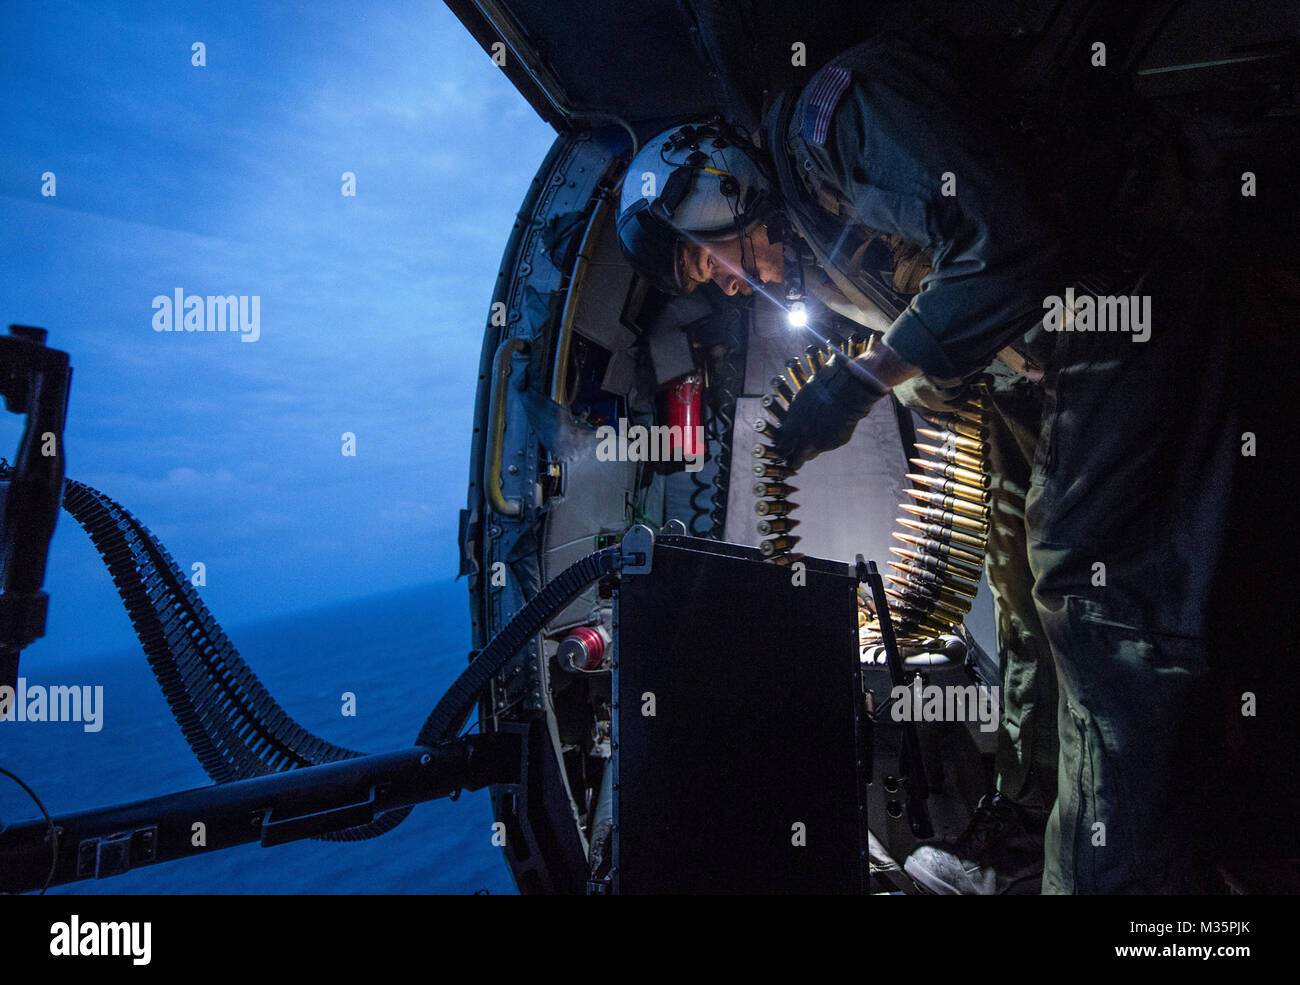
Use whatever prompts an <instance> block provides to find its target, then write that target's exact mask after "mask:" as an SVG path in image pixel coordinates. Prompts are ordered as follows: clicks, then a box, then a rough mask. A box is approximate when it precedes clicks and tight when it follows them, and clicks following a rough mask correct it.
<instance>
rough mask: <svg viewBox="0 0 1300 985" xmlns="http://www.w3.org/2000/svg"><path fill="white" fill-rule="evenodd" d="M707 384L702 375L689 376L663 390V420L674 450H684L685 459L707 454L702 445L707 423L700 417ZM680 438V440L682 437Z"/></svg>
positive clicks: (674, 381) (691, 374) (678, 379)
mask: <svg viewBox="0 0 1300 985" xmlns="http://www.w3.org/2000/svg"><path fill="white" fill-rule="evenodd" d="M702 386H703V383H702V381H701V379H700V374H699V373H687V374H686V375H685V376H679V377H678V378H677V379H675V380H673V381H672V382H671V383H669V384H668V386H667V387H666V388H665V389H664V391H663V399H664V403H665V404H666V406H665V407H664V415H663V418H664V420H665V421H667V423H668V427H669V428H679V429H680V430H677V431H669V434H670V436H671V441H672V447H673V450H674V451H676V449H678V448H681V450H682V457H683V458H693V457H695V456H697V455H700V454H702V453H703V451H704V449H703V447H702V445H701V439H702V438H703V429H702V427H701V425H702V424H703V420H702V418H701V415H700V390H701V388H702ZM679 435H680V438H679V437H678V436H679Z"/></svg>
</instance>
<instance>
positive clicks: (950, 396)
mask: <svg viewBox="0 0 1300 985" xmlns="http://www.w3.org/2000/svg"><path fill="white" fill-rule="evenodd" d="M971 392H972V391H971V388H970V384H969V382H968V381H967V380H964V379H960V378H958V379H955V380H935V379H931V378H930V377H928V376H913V377H912V378H911V379H910V380H904V381H903V382H902V383H900V384H898V386H896V387H894V396H895V397H897V398H898V402H899V403H900V404H902V405H903V406H904V407H912V408H915V409H918V410H932V411H934V412H935V413H937V414H951V413H952V412H953V411H955V410H958V409H959V408H961V406H962V405H963V404H964V403H965V402H966V399H967V397H969V396H970V394H971Z"/></svg>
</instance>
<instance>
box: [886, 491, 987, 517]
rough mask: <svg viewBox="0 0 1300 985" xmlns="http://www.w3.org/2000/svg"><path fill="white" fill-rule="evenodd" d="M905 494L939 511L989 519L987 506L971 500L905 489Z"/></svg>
mask: <svg viewBox="0 0 1300 985" xmlns="http://www.w3.org/2000/svg"><path fill="white" fill-rule="evenodd" d="M903 492H905V493H906V494H907V495H909V496H911V497H912V498H913V499H918V500H920V501H921V502H922V503H929V504H930V505H931V506H934V507H938V508H939V509H944V510H952V511H953V512H955V513H962V514H965V515H966V516H973V517H975V518H976V519H977V520H987V519H988V518H989V508H988V507H987V506H982V505H980V504H979V503H972V502H971V501H970V500H967V499H962V498H961V497H959V496H945V495H943V494H942V493H934V492H925V491H923V490H921V489H904V490H903Z"/></svg>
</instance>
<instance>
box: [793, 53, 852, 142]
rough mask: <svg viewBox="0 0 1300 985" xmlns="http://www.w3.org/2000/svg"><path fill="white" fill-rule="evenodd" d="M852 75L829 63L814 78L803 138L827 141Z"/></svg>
mask: <svg viewBox="0 0 1300 985" xmlns="http://www.w3.org/2000/svg"><path fill="white" fill-rule="evenodd" d="M851 80H852V75H851V74H850V73H849V71H848V70H847V69H844V68H841V67H840V66H839V65H827V66H826V67H825V68H824V69H822V70H821V72H819V73H818V75H817V78H816V79H814V80H813V82H812V83H811V85H812V92H810V93H809V95H808V106H807V108H806V109H805V110H804V115H803V127H802V129H801V133H802V134H803V139H804V140H806V141H808V142H809V143H810V144H816V145H817V146H819V147H820V146H821V145H822V144H824V143H826V134H827V133H828V132H829V131H830V128H831V116H832V115H833V114H834V113H835V107H836V106H838V105H839V103H840V99H841V98H842V97H843V95H844V90H845V89H847V88H848V87H849V82H850V81H851Z"/></svg>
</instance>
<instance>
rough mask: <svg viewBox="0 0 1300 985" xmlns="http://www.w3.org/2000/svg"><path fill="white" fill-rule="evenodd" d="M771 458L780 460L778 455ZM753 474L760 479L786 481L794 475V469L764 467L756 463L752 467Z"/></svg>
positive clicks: (778, 466) (779, 466)
mask: <svg viewBox="0 0 1300 985" xmlns="http://www.w3.org/2000/svg"><path fill="white" fill-rule="evenodd" d="M765 457H766V456H765ZM771 457H772V458H775V459H778V460H779V459H780V456H779V455H773V456H771ZM754 474H755V475H756V476H758V477H759V478H760V479H788V478H790V476H792V475H794V469H788V468H786V467H785V466H784V465H764V464H763V463H762V462H758V463H757V464H755V466H754Z"/></svg>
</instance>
